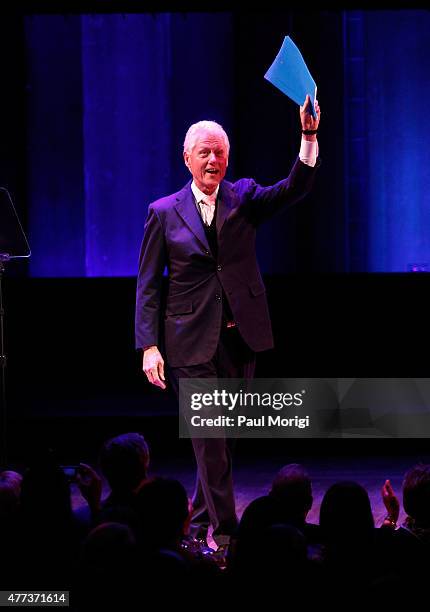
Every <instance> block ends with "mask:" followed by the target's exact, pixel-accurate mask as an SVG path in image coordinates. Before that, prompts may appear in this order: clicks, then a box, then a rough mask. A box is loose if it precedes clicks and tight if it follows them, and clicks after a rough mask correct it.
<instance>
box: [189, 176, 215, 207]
mask: <svg viewBox="0 0 430 612" xmlns="http://www.w3.org/2000/svg"><path fill="white" fill-rule="evenodd" d="M191 191H192V192H193V194H194V197H195V198H196V202H197V204H198V203H199V202H201V201H202V200H205V201H206V202H210V203H211V204H215V202H216V199H217V196H218V191H219V184H218V185H217V188H216V189H215V191H214V192H213V193H212V194H211V195H207V194H206V193H203V191H200V189H199V188H198V187H197V185H196V184H195V182H194V181H193V182H192V183H191Z"/></svg>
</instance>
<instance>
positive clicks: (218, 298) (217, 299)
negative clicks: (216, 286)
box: [215, 293, 221, 302]
mask: <svg viewBox="0 0 430 612" xmlns="http://www.w3.org/2000/svg"><path fill="white" fill-rule="evenodd" d="M215 299H216V301H217V302H221V296H220V294H219V293H217V294H216V296H215Z"/></svg>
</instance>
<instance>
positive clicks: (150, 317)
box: [135, 205, 167, 349]
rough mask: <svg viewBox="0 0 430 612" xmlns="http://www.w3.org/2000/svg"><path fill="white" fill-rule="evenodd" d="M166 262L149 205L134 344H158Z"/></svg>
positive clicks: (158, 225)
mask: <svg viewBox="0 0 430 612" xmlns="http://www.w3.org/2000/svg"><path fill="white" fill-rule="evenodd" d="M166 263H167V258H166V247H165V240H164V231H163V227H162V224H161V221H160V219H159V217H158V215H157V212H156V211H155V210H154V208H153V207H152V205H150V206H149V208H148V216H147V218H146V222H145V230H144V234H143V240H142V245H141V248H140V255H139V271H138V276H137V289H136V315H135V337H136V348H137V349H139V348H144V347H146V346H152V345H157V346H158V345H159V326H160V304H161V290H162V282H163V272H164V268H165V266H166Z"/></svg>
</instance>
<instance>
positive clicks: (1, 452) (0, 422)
mask: <svg viewBox="0 0 430 612" xmlns="http://www.w3.org/2000/svg"><path fill="white" fill-rule="evenodd" d="M30 255H31V250H30V246H29V244H28V242H27V238H26V236H25V234H24V230H23V229H22V225H21V222H20V220H19V218H18V215H17V214H16V210H15V207H14V205H13V202H12V198H11V197H10V194H9V192H8V190H7V189H5V188H4V187H0V369H1V394H0V428H1V434H0V466H4V468H6V467H7V436H6V430H7V409H6V355H5V346H4V319H5V311H4V308H3V290H2V280H3V273H4V271H5V268H6V264H7V262H8V261H10V260H11V259H24V258H25V259H27V258H29V257H30Z"/></svg>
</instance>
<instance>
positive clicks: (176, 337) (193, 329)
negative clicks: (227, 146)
mask: <svg viewBox="0 0 430 612" xmlns="http://www.w3.org/2000/svg"><path fill="white" fill-rule="evenodd" d="M318 165H319V161H318V162H317V165H316V167H317V166H318ZM316 167H315V168H312V167H310V166H307V165H306V164H304V163H303V162H301V161H300V160H299V159H297V160H296V162H295V164H294V166H293V168H292V170H291V173H290V175H289V176H288V178H286V179H283V180H281V181H279V182H278V183H276V184H275V185H273V186H270V187H262V186H261V185H258V184H257V183H256V182H255V181H254V180H253V179H247V178H245V179H240V180H238V181H237V182H235V183H230V182H229V181H225V180H224V181H222V182H221V183H220V189H219V192H218V201H217V217H216V228H217V235H218V258H217V260H215V258H214V257H213V256H212V254H211V252H210V249H209V245H208V242H207V239H206V235H205V232H204V228H203V225H202V221H201V218H200V215H199V212H198V210H197V207H196V204H195V201H194V196H193V193H192V191H191V181H190V182H189V183H188V184H187V185H186V186H185V187H184V188H183V189H182V190H181V191H178V192H177V193H174V194H173V195H169V196H167V197H165V198H161V199H160V200H157V201H156V202H153V203H152V204H150V205H149V208H148V216H147V219H146V223H145V231H144V236H143V241H142V246H141V250H140V257H139V272H138V280H137V295H136V325H135V332H136V348H143V347H145V346H150V345H157V346H160V338H161V337H162V335H163V334H160V325H164V342H165V351H166V357H167V362H168V363H169V365H170V366H171V367H181V366H191V365H197V364H201V363H206V362H207V361H210V359H211V358H212V357H213V355H214V353H215V350H216V347H217V344H218V340H219V336H220V331H221V322H222V310H223V304H222V300H223V291H224V296H225V297H226V298H227V300H228V302H229V305H230V308H231V311H232V313H233V316H234V320H235V321H236V323H237V326H238V329H239V332H240V334H241V335H242V338H243V339H244V340H245V342H246V343H247V344H248V346H249V347H250V348H251V349H252V350H253V351H256V352H258V351H264V350H267V349H269V348H272V347H273V337H272V329H271V323H270V317H269V310H268V305H267V299H266V292H265V287H264V283H263V280H262V277H261V274H260V270H259V267H258V263H257V257H256V249H255V240H256V229H257V227H258V225H259V224H260V223H262V222H263V221H265V220H266V219H269V218H270V217H272V216H273V215H274V214H275V213H276V212H277V211H278V210H280V209H282V208H284V207H286V206H288V205H290V204H293V203H295V202H297V201H298V200H300V199H301V198H303V197H304V196H305V195H306V194H307V193H308V191H309V190H310V188H311V185H312V183H313V179H314V176H315V172H316ZM166 266H167V272H168V287H167V298H166V302H165V304H164V303H162V300H161V289H162V279H163V271H164V270H165V268H166Z"/></svg>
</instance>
